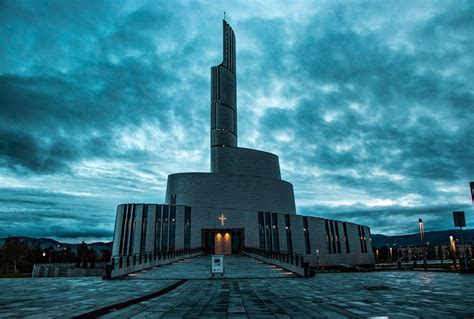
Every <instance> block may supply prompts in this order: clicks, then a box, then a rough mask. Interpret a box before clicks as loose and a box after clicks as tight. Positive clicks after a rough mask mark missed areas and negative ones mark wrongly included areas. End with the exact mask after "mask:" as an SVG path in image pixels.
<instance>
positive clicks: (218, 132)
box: [211, 20, 237, 172]
mask: <svg viewBox="0 0 474 319" xmlns="http://www.w3.org/2000/svg"><path fill="white" fill-rule="evenodd" d="M220 147H237V83H236V64H235V35H234V31H233V30H232V28H231V27H230V25H229V24H228V23H227V21H225V20H223V59H222V63H221V64H219V65H216V66H213V67H212V68H211V172H214V171H215V165H214V164H216V159H215V158H214V157H215V155H214V154H215V153H216V152H215V151H213V149H214V148H220Z"/></svg>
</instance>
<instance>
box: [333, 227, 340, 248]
mask: <svg viewBox="0 0 474 319" xmlns="http://www.w3.org/2000/svg"><path fill="white" fill-rule="evenodd" d="M334 227H335V231H336V243H337V252H338V253H339V254H340V253H341V237H340V235H339V225H338V222H337V221H334Z"/></svg>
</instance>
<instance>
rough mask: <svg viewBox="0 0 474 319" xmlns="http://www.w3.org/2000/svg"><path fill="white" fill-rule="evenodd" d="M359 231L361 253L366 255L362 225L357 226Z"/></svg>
mask: <svg viewBox="0 0 474 319" xmlns="http://www.w3.org/2000/svg"><path fill="white" fill-rule="evenodd" d="M357 230H358V231H359V243H360V252H361V253H364V243H363V240H362V230H361V227H360V225H357Z"/></svg>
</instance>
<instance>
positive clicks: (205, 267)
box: [130, 255, 296, 280]
mask: <svg viewBox="0 0 474 319" xmlns="http://www.w3.org/2000/svg"><path fill="white" fill-rule="evenodd" d="M224 270H225V274H224V278H234V279H238V278H241V279H246V278H247V279H250V278H252V279H255V278H276V277H296V275H294V274H293V273H292V272H289V271H286V270H284V269H282V268H280V267H276V266H273V265H269V264H265V263H263V262H261V261H259V260H256V259H254V258H250V257H247V256H238V255H230V256H224ZM210 277H211V256H201V257H197V258H192V259H184V260H182V261H179V262H176V263H174V264H171V265H165V266H162V267H156V268H154V269H152V270H149V271H143V272H139V273H136V274H134V275H133V276H131V277H130V278H133V279H147V280H148V279H209V278H210ZM220 277H221V276H220V275H217V278H220Z"/></svg>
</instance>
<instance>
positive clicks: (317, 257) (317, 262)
mask: <svg viewBox="0 0 474 319" xmlns="http://www.w3.org/2000/svg"><path fill="white" fill-rule="evenodd" d="M316 269H319V249H316Z"/></svg>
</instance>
